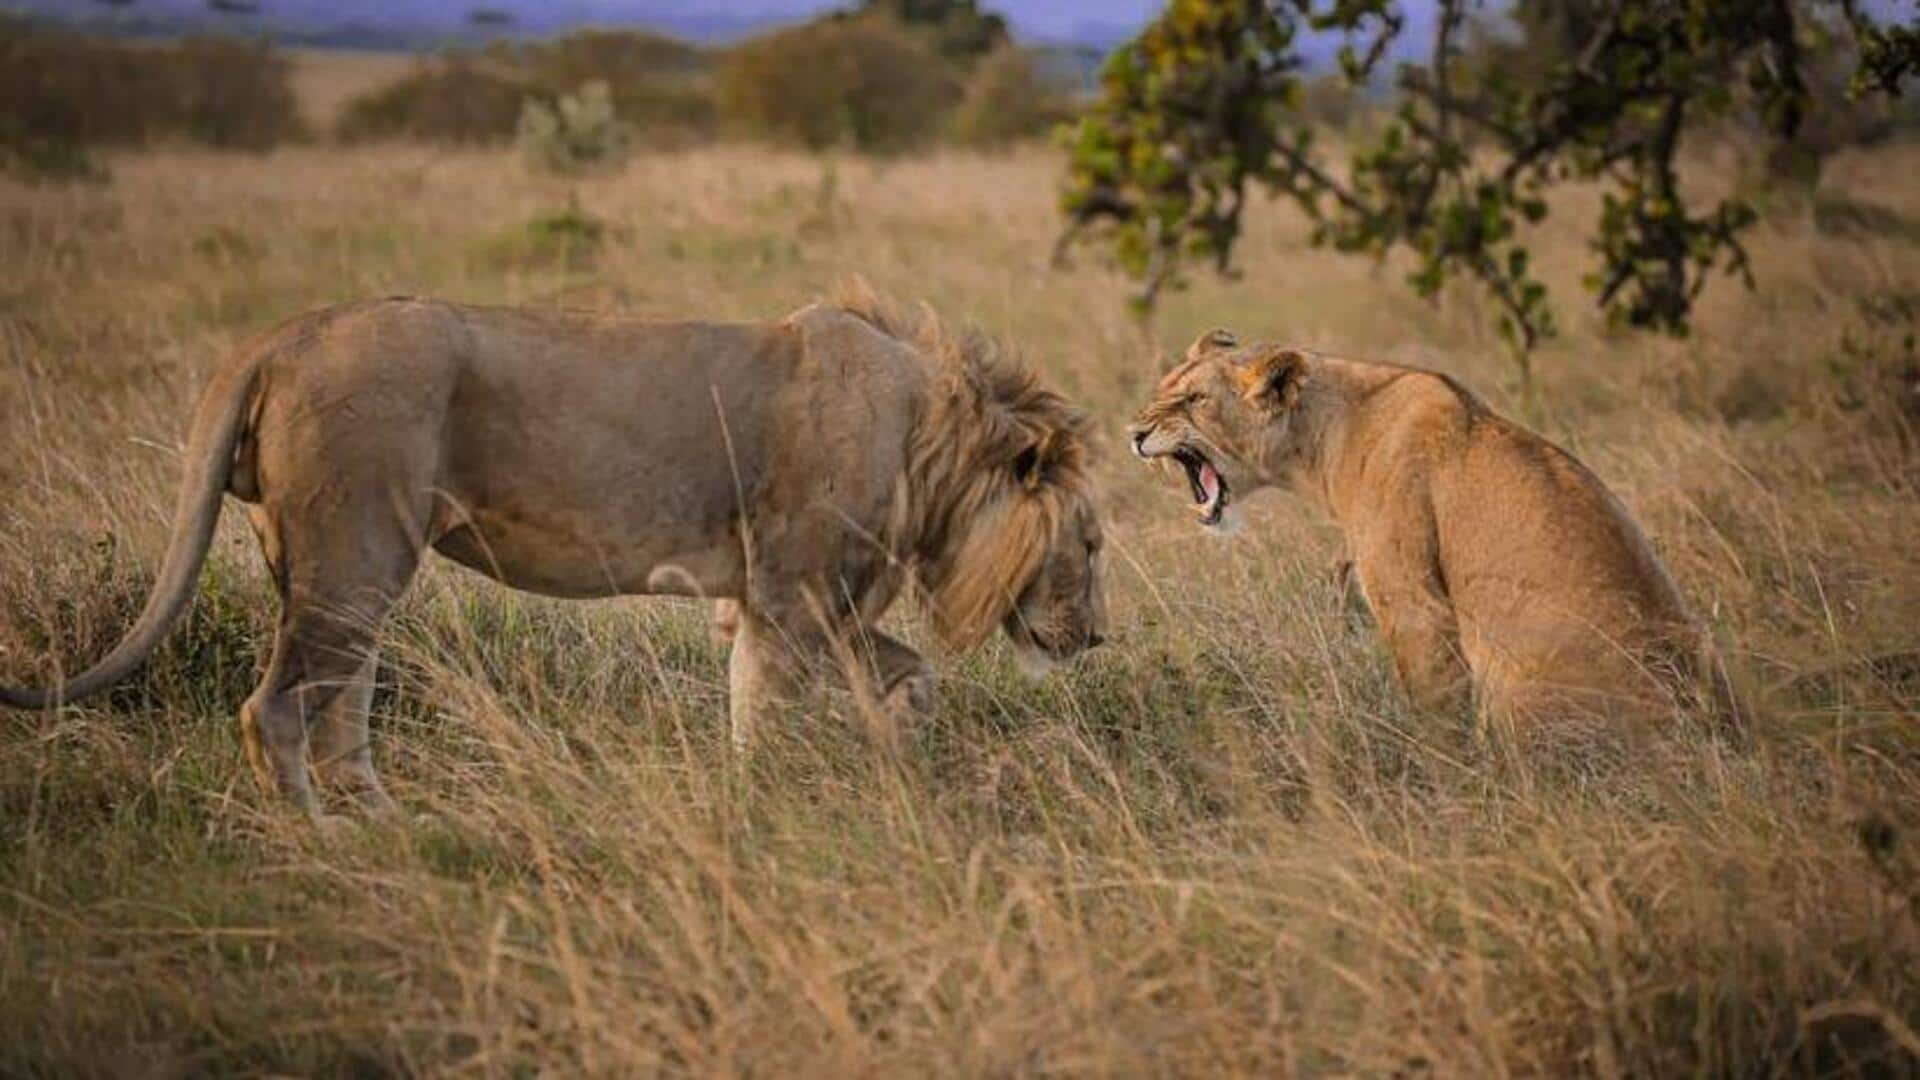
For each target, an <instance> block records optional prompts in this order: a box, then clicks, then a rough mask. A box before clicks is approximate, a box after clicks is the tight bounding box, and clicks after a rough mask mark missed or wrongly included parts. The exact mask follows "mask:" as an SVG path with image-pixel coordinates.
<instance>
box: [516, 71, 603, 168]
mask: <svg viewBox="0 0 1920 1080" xmlns="http://www.w3.org/2000/svg"><path fill="white" fill-rule="evenodd" d="M517 138H518V141H519V143H520V154H521V156H522V157H524V158H526V160H527V163H528V164H529V165H532V166H533V167H535V168H538V169H546V170H548V171H551V172H559V173H568V172H578V171H580V170H582V169H586V168H591V167H593V166H596V165H611V164H615V163H617V162H619V161H620V160H621V159H622V158H624V157H625V156H626V153H627V129H626V128H625V127H624V126H623V125H622V124H621V123H620V117H619V115H618V114H617V113H616V112H615V110H614V107H613V94H612V92H611V91H610V90H609V89H608V88H607V84H606V83H604V82H601V81H599V80H595V81H593V82H590V83H588V84H586V85H585V86H582V87H581V88H580V91H579V93H576V94H562V95H561V96H560V100H558V101H556V102H554V103H553V104H552V105H551V106H549V105H547V104H546V103H544V102H541V101H538V100H535V99H533V98H529V99H527V102H526V104H525V105H523V106H522V107H521V109H520V130H519V134H518V136H517Z"/></svg>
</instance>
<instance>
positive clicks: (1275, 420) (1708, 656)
mask: <svg viewBox="0 0 1920 1080" xmlns="http://www.w3.org/2000/svg"><path fill="white" fill-rule="evenodd" d="M1132 434H1133V438H1134V440H1135V448H1136V450H1137V451H1138V452H1139V453H1141V454H1142V455H1143V456H1148V457H1172V456H1174V455H1176V454H1177V453H1180V452H1198V453H1200V454H1203V455H1204V456H1205V459H1206V460H1207V461H1208V462H1210V463H1211V464H1212V466H1213V467H1214V468H1215V469H1216V470H1218V473H1219V475H1220V476H1221V477H1223V478H1224V483H1225V484H1226V490H1227V491H1228V492H1229V495H1230V497H1243V496H1245V495H1247V494H1250V493H1251V492H1253V491H1255V490H1258V489H1260V488H1263V487H1278V488H1282V489H1286V490H1290V491H1293V492H1295V493H1297V494H1299V495H1300V496H1302V497H1304V498H1306V499H1307V500H1308V501H1309V502H1311V503H1314V504H1316V505H1317V506H1319V507H1320V508H1321V509H1322V510H1324V511H1325V512H1326V513H1327V514H1328V515H1329V516H1330V517H1331V518H1332V519H1333V520H1334V521H1335V522H1336V523H1337V524H1338V525H1339V526H1340V528H1341V529H1342V530H1343V532H1344V533H1345V536H1346V542H1347V547H1348V551H1349V554H1350V557H1351V559H1352V565H1353V570H1354V573H1355V575H1356V577H1357V579H1358V581H1359V584H1360V587H1361V590H1362V592H1363V594H1364V596H1365V597H1366V600H1367V603H1368V606H1369V607H1370V608H1371V609H1372V611H1373V614H1374V617H1375V621H1376V622H1377V624H1378V625H1379V628H1380V632H1381V634H1382V636H1383V637H1384V638H1385V641H1386V645H1387V647H1388V649H1389V650H1390V652H1391V653H1392V655H1393V659H1394V663H1395V666H1396V668H1397V671H1398V674H1399V676H1400V680H1401V682H1402V684H1403V685H1404V686H1405V688H1406V689H1407V691H1408V692H1409V694H1410V695H1411V696H1412V697H1413V698H1414V700H1415V701H1416V702H1418V703H1421V704H1423V705H1434V704H1442V703H1445V702H1448V701H1450V700H1454V699H1456V698H1458V697H1459V696H1460V695H1462V694H1463V693H1465V692H1466V691H1468V690H1469V689H1470V690H1471V691H1472V692H1473V694H1474V696H1475V697H1476V698H1477V699H1478V700H1479V702H1480V704H1481V705H1482V706H1483V707H1484V710H1485V712H1486V713H1487V715H1489V716H1490V717H1493V718H1496V719H1499V720H1503V721H1513V722H1531V721H1537V720H1540V719H1544V718H1549V717H1570V716H1573V715H1575V714H1584V715H1589V716H1594V715H1598V716H1619V715H1624V714H1633V715H1641V716H1645V715H1649V714H1652V713H1659V712H1664V711H1667V710H1670V709H1671V708H1672V707H1674V706H1675V705H1677V704H1681V703H1684V702H1685V701H1687V700H1689V699H1695V698H1697V696H1698V695H1699V693H1700V692H1704V694H1705V695H1706V696H1707V697H1710V698H1712V699H1713V702H1714V704H1715V705H1716V706H1717V707H1718V708H1720V709H1721V710H1722V711H1737V708H1738V706H1737V702H1735V701H1734V699H1733V697H1732V692H1731V688H1730V687H1728V685H1727V684H1726V680H1725V675H1724V673H1723V672H1722V671H1721V669H1720V667H1719V664H1718V661H1717V660H1716V659H1715V658H1714V656H1713V654H1712V650H1711V649H1710V648H1709V647H1708V643H1707V638H1706V636H1705V635H1704V633H1703V632H1702V631H1701V629H1700V627H1699V626H1698V624H1697V623H1696V622H1695V620H1694V619H1693V617H1692V616H1691V614H1690V613H1689V612H1688V610H1687V607H1686V605H1685V603H1684V602H1683V601H1682V599H1681V596H1680V593H1679V590H1678V589H1677V588H1675V586H1674V584H1673V580H1672V579H1671V577H1669V575H1668V574H1667V571H1666V569H1665V568H1664V567H1663V566H1662V565H1661V563H1660V560H1659V558H1658V557H1657V556H1656V555H1655V553H1654V551H1653V548H1652V546H1651V545H1650V544H1649V543H1648V542H1647V540H1646V538H1645V537H1644V536H1643V535H1642V534H1641V532H1640V530H1639V528H1638V527H1637V526H1635V524H1634V523H1633V521H1632V520H1631V518H1630V517H1629V516H1628V514H1627V512H1626V509H1625V507H1623V506H1622V505H1621V503H1620V502H1619V500H1618V499H1616V498H1615V497H1614V496H1613V495H1612V493H1610V492H1609V491H1608V490H1607V488H1606V486H1605V485H1604V484H1602V483H1601V482H1600V480H1599V478H1598V477H1596V476H1595V475H1594V474H1593V473H1592V472H1591V471H1589V470H1588V469H1587V468H1586V467H1585V466H1584V465H1582V464H1581V463H1580V462H1578V461H1576V460H1575V459H1574V458H1573V457H1572V455H1570V454H1568V453H1566V452H1565V451H1563V450H1561V449H1560V448H1558V447H1556V446H1553V445H1552V444H1551V443H1549V442H1547V441H1546V440H1545V439H1542V438H1540V437H1539V436H1538V435H1535V434H1534V433H1532V432H1530V431H1528V430H1526V429H1525V428H1522V427H1521V426H1519V425H1518V424H1515V423H1513V422H1511V421H1509V420H1507V419H1505V418H1503V417H1500V416H1498V415H1495V414H1494V413H1493V412H1492V411H1491V410H1489V409H1488V408H1487V406H1486V405H1485V404H1483V403H1482V402H1481V401H1480V400H1479V399H1478V398H1476V397H1474V396H1473V395H1472V394H1471V393H1469V392H1468V391H1467V390H1465V389H1464V388H1463V387H1461V386H1460V385H1459V384H1458V383H1456V382H1455V381H1453V380H1452V379H1450V378H1448V377H1446V376H1444V375H1440V374H1436V373H1433V372H1428V371H1421V370H1417V369H1413V368H1406V367H1399V366H1395V365H1388V364H1377V363H1367V362H1363V361H1358V360H1346V359H1340V358H1336V357H1331V356H1324V355H1320V354H1316V353H1312V352H1308V351H1304V350H1299V349H1292V348H1286V347H1282V346H1275V345H1266V344H1260V345H1251V346H1247V347H1241V346H1240V345H1239V344H1238V342H1237V341H1236V339H1234V337H1233V336H1232V335H1231V334H1228V333H1226V332H1224V331H1211V332H1209V333H1208V334H1204V335H1202V336H1201V337H1200V338H1199V339H1198V340H1196V341H1195V342H1194V343H1193V345H1192V346H1191V347H1190V348H1189V349H1188V351H1187V355H1186V357H1185V358H1184V360H1183V362H1182V363H1181V364H1180V365H1179V366H1177V367H1176V368H1174V370H1172V371H1171V372H1169V373H1168V374H1167V376H1166V377H1165V378H1164V379H1163V380H1162V381H1161V383H1160V386H1159V388H1158V390H1157V392H1156V395H1155V398H1154V400H1153V402H1152V403H1150V404H1149V405H1148V406H1147V407H1146V408H1145V409H1143V410H1142V411H1141V413H1140V414H1139V416H1138V417H1137V418H1136V421H1135V424H1134V427H1133V429H1132Z"/></svg>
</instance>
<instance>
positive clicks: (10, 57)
mask: <svg viewBox="0 0 1920 1080" xmlns="http://www.w3.org/2000/svg"><path fill="white" fill-rule="evenodd" d="M288 74H289V72H288V65H287V62H286V60H285V58H284V57H282V56H281V55H280V54H279V53H278V52H276V51H275V50H274V48H273V47H272V46H271V45H269V44H267V43H266V42H255V43H246V42H237V41H230V40H223V39H218V38H193V39H189V40H186V41H182V42H179V43H177V44H173V45H165V46H152V45H140V46H135V45H126V44H121V43H119V42H113V41H101V40H96V39H90V38H85V37H81V36H79V35H77V34H70V33H64V32H61V31H57V30H52V29H47V28H43V27H39V26H36V25H33V24H29V23H27V22H25V21H23V20H18V19H6V18H0V162H5V163H7V164H9V165H11V166H13V167H16V168H26V169H28V170H31V171H36V172H42V173H54V174H74V175H85V174H88V173H91V172H94V171H95V170H94V168H93V167H92V166H91V165H90V163H89V159H88V157H87V154H86V147H88V146H90V145H94V144H100V143H143V142H151V141H155V140H159V139H166V138H186V139H191V140H193V141H195V142H201V143H205V144H207V145H210V146H218V147H228V148H235V149H244V150H265V149H267V148H269V147H272V146H274V145H277V144H278V143H281V142H284V141H288V140H291V139H297V138H300V137H302V136H303V135H304V133H305V132H304V129H303V127H302V125H301V123H300V116H299V110H298V108H297V105H296V102H295V100H294V96H293V89H292V86H291V84H290V82H289V79H288Z"/></svg>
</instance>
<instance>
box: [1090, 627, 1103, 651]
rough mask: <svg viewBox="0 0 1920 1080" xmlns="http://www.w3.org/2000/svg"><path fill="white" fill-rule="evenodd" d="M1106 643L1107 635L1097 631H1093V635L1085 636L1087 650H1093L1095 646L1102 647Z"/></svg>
mask: <svg viewBox="0 0 1920 1080" xmlns="http://www.w3.org/2000/svg"><path fill="white" fill-rule="evenodd" d="M1106 643H1107V635H1105V634H1103V633H1101V632H1100V631H1098V630H1095V631H1094V632H1093V633H1091V634H1088V635H1087V648H1089V649H1091V648H1094V647H1096V646H1100V645H1104V644H1106Z"/></svg>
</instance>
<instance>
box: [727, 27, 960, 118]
mask: <svg viewBox="0 0 1920 1080" xmlns="http://www.w3.org/2000/svg"><path fill="white" fill-rule="evenodd" d="M959 94H960V84H959V79H958V76H957V75H956V73H955V71H954V70H953V68H952V66H951V65H950V64H949V63H948V62H947V61H946V60H945V58H943V57H942V56H941V55H940V53H939V51H938V50H936V49H935V48H934V46H933V45H932V44H930V43H929V42H928V40H927V39H926V38H925V37H924V36H923V35H920V34H916V33H913V32H911V31H909V30H907V29H905V28H904V27H902V26H901V25H899V24H898V23H897V22H895V21H894V20H892V19H889V18H883V17H877V16H868V17H861V18H840V19H826V20H821V21H817V22H812V23H807V24H804V25H801V26H795V27H791V28H788V29H785V30H777V31H774V32H773V33H770V34H766V35H763V36H761V37H757V38H754V39H753V40H751V41H748V42H746V43H744V44H742V45H739V46H737V47H735V48H734V49H732V50H730V51H729V52H728V53H727V55H726V57H725V58H724V60H723V61H722V64H721V68H720V106H721V109H722V111H723V113H724V114H725V116H726V117H727V119H728V121H729V122H731V123H734V124H737V125H739V126H740V127H741V128H742V129H744V130H746V131H748V132H749V133H752V134H757V135H763V136H768V137H771V138H775V139H781V140H787V141H792V142H798V143H801V144H803V145H805V146H809V147H812V148H815V149H820V148H824V147H829V146H854V147H858V148H860V149H864V150H898V149H903V148H906V147H909V146H912V145H914V144H916V143H919V142H922V141H924V140H926V139H927V138H929V137H931V136H934V135H937V134H938V133H939V131H940V129H941V126H942V124H943V122H944V120H945V117H946V113H947V111H948V110H949V109H950V108H952V106H953V105H954V103H955V101H956V100H957V99H958V97H959Z"/></svg>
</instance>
